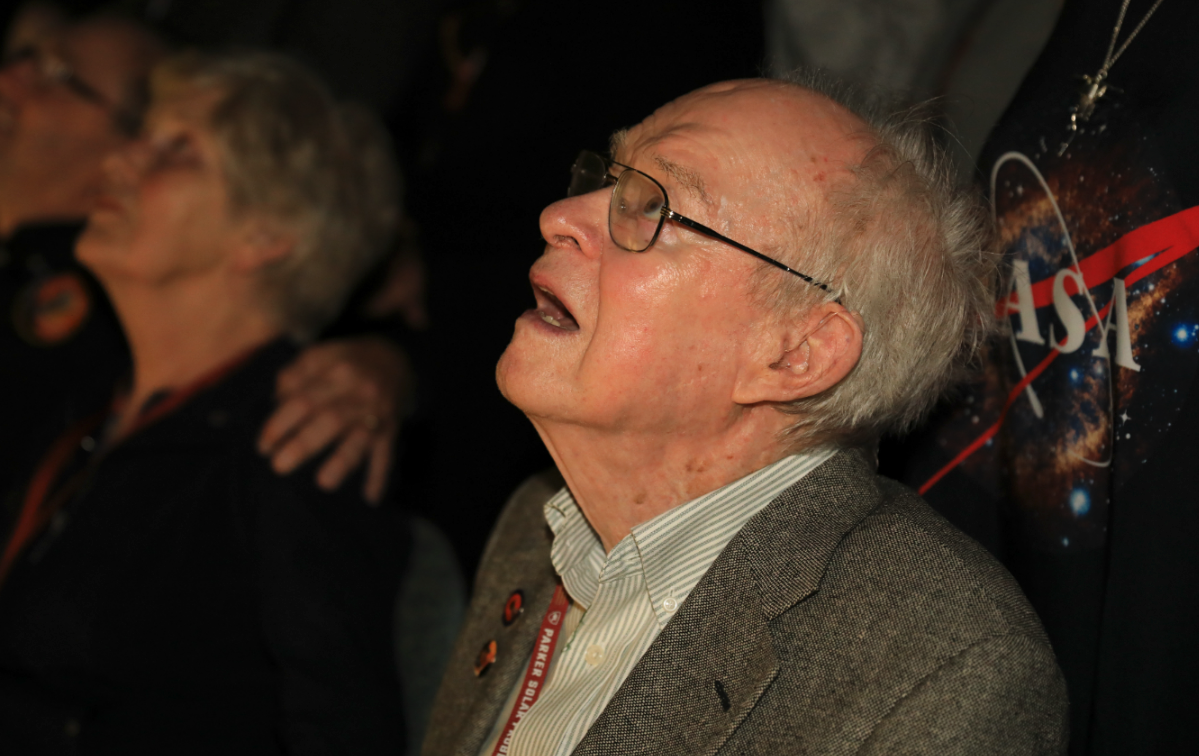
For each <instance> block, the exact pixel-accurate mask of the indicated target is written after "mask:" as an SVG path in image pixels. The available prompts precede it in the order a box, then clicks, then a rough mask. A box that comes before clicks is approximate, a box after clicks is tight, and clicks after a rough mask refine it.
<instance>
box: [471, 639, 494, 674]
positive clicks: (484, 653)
mask: <svg viewBox="0 0 1199 756" xmlns="http://www.w3.org/2000/svg"><path fill="white" fill-rule="evenodd" d="M495 649H496V646H495V641H493V640H491V641H487V642H486V643H484V644H483V650H481V651H479V655H478V657H476V658H475V677H482V676H483V673H484V672H486V671H487V670H488V669H490V668H491V665H492V664H494V663H495Z"/></svg>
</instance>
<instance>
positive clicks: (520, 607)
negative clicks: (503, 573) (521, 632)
mask: <svg viewBox="0 0 1199 756" xmlns="http://www.w3.org/2000/svg"><path fill="white" fill-rule="evenodd" d="M524 610H525V594H524V591H513V592H512V595H511V596H509V597H508V603H506V604H504V627H507V626H508V625H511V624H512V623H513V622H515V621H516V618H517V617H519V616H520V615H521V613H522V612H524Z"/></svg>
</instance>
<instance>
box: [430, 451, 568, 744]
mask: <svg viewBox="0 0 1199 756" xmlns="http://www.w3.org/2000/svg"><path fill="white" fill-rule="evenodd" d="M561 486H562V479H561V478H560V477H559V476H558V475H557V474H556V473H552V474H543V475H540V476H537V477H535V478H532V479H530V480H529V481H527V482H526V483H525V485H524V486H522V487H521V488H520V489H519V490H518V491H517V492H516V493H515V494H513V497H512V500H511V501H510V503H509V506H508V507H506V508H505V511H504V514H503V515H502V516H501V518H500V521H499V522H498V523H497V525H496V530H495V534H494V535H493V537H492V540H491V542H490V543H489V544H488V547H487V551H486V552H484V555H483V559H482V564H483V565H486V566H488V569H487V570H486V571H485V572H484V571H481V572H480V574H479V575H478V577H477V579H476V584H475V599H474V601H472V602H471V607H470V610H469V612H468V613H467V617H466V619H465V621H464V623H463V629H462V632H461V633H460V634H459V636H458V641H457V643H456V644H455V646H454V651H453V654H452V655H451V657H450V662H449V664H448V666H447V668H446V672H445V675H444V677H443V678H442V683H441V689H440V690H439V691H438V693H437V699H436V702H435V704H434V716H433V719H432V720H431V721H430V723H429V728H428V731H427V732H428V734H427V735H426V738H425V744H424V748H423V749H422V751H423V753H425V754H427V755H428V756H433V755H434V754H436V755H437V756H448V755H449V754H454V755H455V756H477V754H478V753H479V749H480V748H482V746H483V741H484V740H485V739H486V738H487V735H488V734H489V733H490V732H491V728H492V725H493V724H494V723H495V721H496V720H497V719H498V718H499V717H501V716H503V717H505V718H506V717H507V714H508V712H506V711H505V712H501V711H500V709H501V708H503V705H504V702H505V701H506V700H507V698H508V694H509V693H510V692H511V691H512V689H513V688H514V687H516V684H517V681H518V680H519V679H520V678H521V677H522V676H523V675H524V672H525V668H526V664H527V662H528V658H529V654H530V653H531V652H532V650H533V645H534V643H535V642H536V640H537V631H538V629H539V627H540V624H541V618H542V617H543V616H544V615H545V612H546V609H548V608H549V605H550V600H551V599H552V598H553V594H554V589H555V588H556V587H557V584H558V583H557V576H556V574H555V573H554V569H553V566H552V564H551V563H550V545H551V540H552V539H551V534H550V532H549V528H548V527H547V526H546V524H545V517H544V515H543V513H542V505H543V504H544V502H545V501H546V500H547V499H548V498H549V497H550V496H552V495H553V494H554V492H556V491H557V490H558V489H559V488H560V487H561ZM500 550H502V551H503V553H500ZM515 591H521V592H522V594H523V596H524V600H523V603H524V611H523V612H522V613H521V614H520V615H519V616H518V617H517V618H516V619H515V620H514V621H513V622H512V623H511V624H510V625H505V624H504V606H505V604H506V603H507V602H508V600H509V598H510V597H511V596H512V594H513V592H515ZM491 641H495V644H496V653H495V661H494V663H492V664H491V666H490V667H489V668H488V669H487V670H486V671H485V672H484V673H483V674H482V675H476V674H475V671H474V669H475V663H476V660H477V658H478V655H479V652H480V651H481V650H482V649H483V648H484V646H485V645H487V644H488V643H490V642H491Z"/></svg>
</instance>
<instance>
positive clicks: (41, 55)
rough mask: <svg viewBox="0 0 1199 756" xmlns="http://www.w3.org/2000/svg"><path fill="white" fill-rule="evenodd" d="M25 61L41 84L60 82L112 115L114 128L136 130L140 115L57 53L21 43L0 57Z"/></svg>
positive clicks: (11, 62) (127, 131)
mask: <svg viewBox="0 0 1199 756" xmlns="http://www.w3.org/2000/svg"><path fill="white" fill-rule="evenodd" d="M23 63H28V64H30V65H31V66H32V68H33V71H34V73H35V75H36V76H37V79H38V82H39V83H40V84H43V85H57V86H61V87H63V88H64V89H66V90H67V91H69V92H71V93H72V94H74V95H75V96H76V97H79V98H81V99H83V100H87V101H88V102H90V103H92V104H93V105H96V106H97V107H99V108H100V109H101V110H104V111H105V112H106V113H108V115H109V116H110V117H111V118H112V120H113V122H114V123H115V124H116V126H117V128H118V129H120V131H121V132H122V133H124V134H128V135H130V136H132V135H134V134H136V133H137V132H138V129H139V127H140V125H141V119H140V118H139V117H138V116H137V114H135V113H133V112H131V111H130V110H129V109H128V108H125V107H122V106H121V105H119V104H117V103H115V102H113V101H112V100H110V99H109V98H108V97H107V96H105V95H104V94H103V93H102V92H100V91H99V90H97V89H96V88H95V87H93V86H92V85H91V84H88V83H87V82H86V81H84V80H83V79H81V78H79V75H78V74H77V73H75V71H74V69H73V68H71V65H70V64H69V63H67V62H66V61H65V60H63V59H62V58H61V57H59V56H58V55H56V54H54V53H52V52H50V51H48V50H43V49H41V48H38V47H33V46H29V47H22V48H19V49H17V50H13V51H12V52H11V53H9V54H8V55H7V56H5V58H4V61H3V67H4V68H8V67H9V66H15V65H21V64H23Z"/></svg>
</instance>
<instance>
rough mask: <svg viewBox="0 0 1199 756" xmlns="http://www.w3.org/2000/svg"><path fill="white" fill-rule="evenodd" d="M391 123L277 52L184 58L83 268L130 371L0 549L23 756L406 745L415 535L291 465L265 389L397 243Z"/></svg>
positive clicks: (0, 701) (27, 503) (66, 443)
mask: <svg viewBox="0 0 1199 756" xmlns="http://www.w3.org/2000/svg"><path fill="white" fill-rule="evenodd" d="M390 166H391V163H390V156H389V155H388V154H387V145H386V141H385V139H384V138H383V137H382V136H381V132H380V131H379V130H378V129H377V128H375V127H374V125H373V123H372V122H371V121H370V120H369V118H367V117H366V116H364V115H363V114H361V113H358V112H356V111H350V110H346V109H344V108H342V107H339V106H338V105H337V104H335V103H334V102H333V100H332V99H331V98H330V96H329V94H328V93H327V92H326V91H325V89H324V88H323V87H322V86H321V85H320V84H319V82H317V81H316V80H315V79H314V78H313V77H312V76H311V75H310V74H309V73H307V72H306V71H305V70H303V69H302V68H300V67H299V66H298V65H296V64H295V63H293V62H290V61H288V60H286V59H283V58H281V57H277V56H272V55H266V54H255V53H245V54H237V55H226V56H200V55H195V54H192V55H185V56H181V57H176V58H174V59H171V60H169V61H167V62H166V63H165V64H163V65H161V66H160V67H159V68H158V69H156V71H155V73H154V76H153V78H152V105H151V108H150V110H149V113H148V115H147V120H146V125H145V128H144V133H143V135H142V136H141V138H140V139H139V140H138V141H136V142H135V143H134V144H133V145H132V146H131V147H129V148H128V149H126V150H124V151H123V152H121V153H118V154H116V155H114V156H112V157H111V158H110V159H109V160H108V162H107V165H106V172H107V187H106V190H105V193H104V195H103V196H102V197H101V199H100V200H99V202H98V203H97V206H96V209H95V211H94V212H93V213H92V215H91V216H90V218H89V223H88V227H87V229H86V231H85V232H84V234H83V236H82V238H81V240H80V242H79V245H78V248H77V249H78V256H79V258H80V260H81V261H82V262H83V263H84V264H85V265H87V266H88V267H89V268H90V269H91V270H92V271H93V272H94V273H95V275H96V276H97V278H98V279H99V280H100V281H101V282H102V283H103V285H104V286H105V288H106V289H107V291H108V294H109V296H110V297H111V299H112V302H113V304H114V306H115V309H116V311H117V313H118V315H119V316H120V319H121V322H122V325H123V326H124V328H125V331H126V334H127V335H128V339H129V344H130V347H131V351H132V355H133V372H132V376H131V378H130V380H129V382H128V384H127V385H123V386H120V387H118V388H117V390H116V394H115V399H114V400H113V402H112V403H111V405H110V406H108V407H103V408H99V411H98V412H97V413H96V415H95V416H94V417H92V418H90V419H88V420H87V421H85V422H84V423H82V424H81V425H79V426H77V427H76V428H74V429H73V430H72V431H70V432H68V434H67V435H66V436H64V437H63V438H60V439H59V441H58V442H57V443H56V444H55V446H53V447H52V448H51V449H50V450H49V452H48V453H47V454H46V456H45V457H44V459H43V462H42V464H41V466H40V467H39V468H38V469H37V471H36V472H35V474H34V475H33V477H32V480H31V482H30V484H29V486H28V487H27V489H26V491H25V494H24V499H23V501H22V502H20V504H21V507H20V515H19V518H18V520H17V525H16V528H15V530H14V532H13V535H12V536H11V538H10V540H9V542H8V543H7V545H6V546H5V549H4V551H3V554H2V556H0V743H4V744H5V746H4V749H3V750H4V751H5V752H10V753H59V752H70V753H101V752H103V753H107V752H118V751H119V752H121V753H163V754H167V753H169V754H182V753H206V754H211V753H221V754H239V753H246V754H250V753H254V754H257V753H277V752H281V751H282V752H288V753H299V752H303V753H354V754H368V753H391V754H394V753H398V752H400V751H401V750H402V742H403V734H404V733H403V724H402V722H401V721H400V715H399V711H400V703H399V693H398V681H397V679H396V675H395V672H394V669H395V668H394V665H393V661H392V658H391V653H390V648H391V644H392V638H391V632H390V627H391V611H392V606H393V601H394V597H395V595H396V588H397V584H398V581H399V577H400V575H399V573H400V572H401V570H402V567H401V566H400V565H402V564H403V562H404V554H403V553H402V552H403V551H404V549H405V548H406V546H405V544H406V542H407V540H406V538H407V535H406V524H405V523H404V522H402V521H399V520H397V519H395V517H394V515H393V514H392V513H390V512H388V511H386V510H380V509H369V508H367V507H364V506H362V505H361V503H360V502H359V501H357V500H356V490H357V489H356V487H346V486H343V491H344V493H342V494H328V493H324V492H321V491H319V490H318V489H317V488H316V487H315V485H314V484H313V483H312V478H313V476H312V474H311V470H308V469H303V470H301V471H299V472H298V473H296V474H293V475H291V476H289V477H287V478H278V477H276V476H275V475H274V474H273V473H272V472H271V471H270V469H269V467H268V463H267V461H266V460H264V459H263V458H261V457H260V456H259V455H258V454H257V452H256V451H255V437H256V434H257V432H258V430H259V428H260V427H261V425H262V422H263V420H264V418H265V417H266V416H267V415H268V414H269V412H270V410H271V409H272V403H273V402H272V397H273V395H274V388H275V386H274V384H275V375H276V374H277V373H278V371H279V369H280V368H281V367H282V366H283V365H285V364H286V363H287V362H289V361H290V360H291V359H292V358H293V357H294V355H295V354H296V343H297V341H300V340H303V339H306V338H309V337H311V336H312V335H313V334H315V333H316V332H317V331H318V330H319V329H320V328H321V326H322V325H323V324H325V323H326V322H327V321H329V320H330V319H331V318H332V317H333V316H334V315H335V314H336V313H337V311H338V309H339V307H340V306H341V302H342V300H343V299H344V297H345V296H346V294H347V292H348V291H349V289H350V288H351V286H352V285H353V284H354V282H355V280H356V278H357V277H358V276H360V275H361V273H362V272H363V271H364V270H365V269H366V268H367V267H368V266H369V265H370V264H371V263H372V262H373V261H374V260H375V259H376V258H377V256H378V254H379V253H380V252H381V251H382V250H383V249H384V247H385V245H386V242H387V239H388V236H389V233H390V231H391V227H392V224H393V222H394V218H395V216H396V204H395V198H394V176H393V174H392V172H391V170H392V169H391V167H390Z"/></svg>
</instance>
